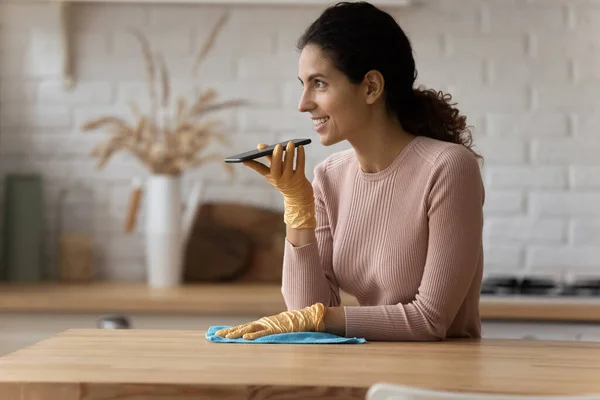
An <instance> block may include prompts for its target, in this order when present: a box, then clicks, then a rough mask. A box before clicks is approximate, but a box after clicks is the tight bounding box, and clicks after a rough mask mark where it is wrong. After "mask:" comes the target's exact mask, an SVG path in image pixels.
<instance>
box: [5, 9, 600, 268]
mask: <svg viewBox="0 0 600 400" xmlns="http://www.w3.org/2000/svg"><path fill="white" fill-rule="evenodd" d="M458 3H459V5H457V4H458ZM222 11H223V9H222V8H220V7H217V6H196V5H183V4H182V5H143V4H135V5H133V4H132V5H116V4H112V5H111V4H96V5H77V6H75V7H74V10H73V16H74V18H73V22H74V37H73V46H74V57H75V65H76V72H77V77H78V81H77V86H76V88H75V90H74V91H72V92H65V91H63V90H62V88H61V76H60V72H61V59H60V52H59V49H60V47H59V44H60V41H59V38H60V36H59V29H58V14H57V13H56V9H54V8H52V6H50V5H48V4H43V3H33V4H22V3H21V2H19V1H17V0H0V173H1V174H5V173H8V172H26V171H38V172H41V173H42V174H43V176H44V178H45V179H46V196H47V198H46V201H47V204H48V206H47V214H48V218H47V219H48V231H49V239H51V240H50V241H49V246H48V254H49V256H50V255H52V254H54V253H55V249H53V247H52V240H53V238H54V234H55V228H56V226H57V225H56V212H55V210H56V206H57V203H56V201H57V196H58V192H59V190H60V189H61V188H65V187H66V188H73V187H75V185H80V186H81V187H83V188H87V189H88V191H90V192H91V195H87V196H83V195H78V194H77V193H76V192H74V193H72V195H71V196H70V197H69V202H70V203H69V205H68V206H67V208H68V209H72V210H73V213H72V218H71V219H70V220H69V224H70V225H74V226H75V228H77V229H80V230H83V231H86V232H90V233H92V234H93V235H94V238H95V243H96V246H97V247H96V248H97V256H96V261H97V262H98V267H99V269H100V274H101V276H103V277H106V278H107V279H115V280H141V279H143V277H144V267H143V241H142V235H141V232H142V231H143V230H142V228H143V214H142V215H140V217H141V219H142V221H141V224H140V226H139V227H138V229H137V232H136V233H135V234H133V235H131V236H127V235H124V234H123V233H122V226H123V220H124V216H125V209H126V205H127V199H128V195H129V182H130V180H131V179H132V178H133V177H135V176H145V175H146V174H147V172H146V171H145V170H144V169H143V168H141V167H140V165H139V164H138V163H137V162H136V161H135V160H134V159H132V157H129V156H127V155H119V156H118V157H116V158H115V159H113V160H112V161H111V162H110V163H109V164H108V166H107V167H106V169H105V170H103V171H98V170H96V169H95V165H94V161H93V160H92V159H90V158H89V156H88V153H89V151H90V149H91V148H92V147H93V146H94V145H95V144H96V143H97V141H98V140H99V139H100V138H102V137H104V134H103V133H85V134H84V133H81V132H80V131H79V130H78V129H79V127H80V126H81V124H82V123H83V122H84V121H86V120H87V119H89V118H92V117H94V116H99V115H103V114H105V113H110V114H114V113H116V114H118V115H121V116H123V117H126V118H129V117H130V111H129V109H128V108H127V103H128V102H129V101H130V100H135V101H137V102H138V104H140V106H142V107H144V106H146V105H147V100H146V98H145V97H146V86H145V82H144V76H145V75H144V74H145V70H144V66H143V61H142V59H141V57H140V54H139V49H138V47H137V43H136V42H135V41H134V40H133V38H132V37H131V36H130V35H129V34H128V33H127V29H128V28H129V27H137V28H142V29H144V31H145V32H146V33H147V34H148V36H149V37H150V39H151V41H152V45H153V46H155V47H157V48H158V49H159V50H161V51H162V52H163V54H164V55H165V57H166V62H167V64H168V66H169V70H170V72H171V73H172V76H171V77H172V87H173V92H174V93H175V94H176V95H189V94H191V93H193V91H194V88H195V87H196V86H199V87H207V86H210V87H214V88H216V89H217V90H218V91H219V93H220V95H221V96H222V97H223V98H232V97H239V98H246V99H250V100H252V102H253V104H252V106H250V107H248V108H246V109H241V110H231V111H225V112H223V113H222V114H220V116H222V118H223V122H224V126H225V127H226V129H227V130H228V132H229V133H230V135H231V138H232V140H233V142H234V144H233V146H232V148H230V149H226V152H228V153H229V152H231V153H233V152H240V151H244V150H247V149H249V148H253V147H254V146H255V145H256V143H258V142H272V141H276V140H284V139H287V138H290V137H306V136H312V137H313V138H315V137H314V135H313V133H312V132H311V127H310V124H309V121H308V119H307V118H306V116H304V115H301V114H300V113H298V112H297V110H296V107H297V104H298V100H299V94H300V86H299V83H298V82H297V79H296V75H297V55H296V53H295V50H294V45H295V40H296V39H297V37H298V35H299V34H300V33H301V32H302V29H303V28H304V27H305V26H307V25H308V23H309V22H310V21H311V20H312V19H313V18H315V17H316V16H317V15H318V14H319V12H320V10H319V8H317V7H283V8H277V7H266V6H263V7H232V8H231V11H232V14H231V19H230V21H229V23H228V25H227V26H226V28H225V30H224V31H223V32H222V35H221V36H220V37H219V39H218V41H217V45H216V47H215V48H214V51H213V53H212V55H211V57H210V58H209V59H208V60H207V61H206V63H205V64H204V66H203V68H202V69H201V70H200V72H199V74H198V77H197V78H196V79H191V77H190V68H191V66H192V64H193V59H194V55H195V54H196V52H197V50H198V49H199V47H200V46H201V44H202V43H203V41H204V39H205V37H206V34H207V33H208V31H209V29H210V27H211V26H212V24H213V23H214V22H215V21H216V18H218V16H219V15H220V14H221V12H222ZM391 11H392V13H393V14H394V16H395V17H396V18H397V20H398V21H399V22H400V23H401V25H402V26H403V27H404V28H405V29H406V31H407V32H408V33H409V35H410V38H411V40H412V43H413V45H414V48H415V54H416V57H417V65H418V68H419V79H418V83H420V84H424V85H426V86H429V87H434V88H438V89H442V90H449V91H450V93H451V94H452V95H453V97H454V99H455V100H457V101H458V102H459V107H460V109H461V111H463V112H465V113H466V114H467V116H468V118H469V123H470V124H472V125H474V127H475V129H474V133H475V144H476V146H477V150H478V151H480V152H481V153H482V154H483V155H484V157H485V158H486V162H485V165H484V167H483V170H482V172H483V176H484V179H485V183H486V189H487V196H486V205H485V214H486V225H485V232H484V234H485V251H486V271H487V272H498V271H500V272H529V273H540V274H543V273H546V272H549V273H556V272H561V273H562V272H567V271H571V272H575V273H579V272H581V273H586V274H599V275H600V250H599V249H600V161H599V160H600V157H599V156H598V154H600V134H599V132H598V126H600V117H598V115H599V114H598V113H597V110H598V107H599V106H600V104H599V100H598V96H597V93H598V89H599V88H600V72H599V71H600V24H599V21H600V6H598V5H596V4H594V3H592V2H586V1H582V2H574V3H573V2H570V1H568V0H552V1H522V0H481V1H474V0H467V1H459V0H451V1H446V0H426V1H424V2H420V4H418V5H415V6H413V7H411V8H406V9H400V10H391ZM263 19H264V20H266V21H269V22H268V23H264V22H261V20H263ZM250 33H251V34H252V35H250ZM343 148H347V145H346V144H340V145H336V146H334V147H332V148H324V147H322V146H320V145H319V144H318V141H317V140H315V143H314V144H313V145H311V146H310V149H308V155H307V157H308V169H307V175H308V176H309V178H311V179H312V168H313V167H314V165H315V164H316V163H317V162H318V161H320V160H322V159H323V158H324V157H325V156H327V155H328V154H330V153H331V152H332V151H337V150H341V149H343ZM237 170H238V174H237V178H236V181H235V182H234V183H233V184H232V183H230V182H229V181H228V180H227V179H228V176H227V174H226V173H225V172H224V170H223V168H221V166H219V165H207V166H206V167H205V168H202V169H199V170H196V171H191V172H189V173H187V174H186V176H185V182H186V183H187V182H190V181H191V180H193V179H203V180H204V181H205V198H206V199H210V200H212V199H224V200H238V201H242V202H245V203H249V204H256V205H265V206H267V207H271V208H276V209H280V208H281V197H280V195H279V194H278V193H277V192H275V191H274V190H273V189H272V188H270V186H269V185H268V184H266V183H265V182H264V180H263V179H262V178H261V177H259V176H258V175H257V174H255V173H254V172H253V171H250V170H248V169H246V168H237ZM72 190H73V191H75V190H81V189H72ZM0 193H2V191H0ZM73 202H74V204H72V203H73ZM86 213H87V214H86ZM89 221H91V222H89ZM78 224H79V226H77V225H78ZM50 265H51V263H50ZM49 268H52V266H50V267H49Z"/></svg>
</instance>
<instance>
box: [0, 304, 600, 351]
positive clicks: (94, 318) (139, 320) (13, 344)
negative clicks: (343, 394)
mask: <svg viewBox="0 0 600 400" xmlns="http://www.w3.org/2000/svg"><path fill="white" fill-rule="evenodd" d="M123 315H124V316H125V317H126V318H127V320H128V321H129V323H130V324H131V327H130V328H131V329H156V330H207V329H208V328H209V327H210V326H213V325H230V326H231V325H238V324H241V323H244V322H249V321H253V320H256V319H258V318H260V317H261V315H258V314H246V315H238V316H232V315H227V316H198V315H169V314H151V315H149V314H135V313H134V314H123ZM110 316H111V314H102V313H77V314H61V313H0V356H1V355H5V354H8V353H11V352H13V351H16V350H18V349H19V348H22V347H25V346H29V345H32V344H34V343H36V342H38V341H40V340H42V339H46V338H49V337H52V336H54V335H56V334H57V333H59V332H63V331H66V330H68V329H94V328H99V325H100V321H101V320H102V319H103V318H108V317H110ZM482 336H483V337H484V338H490V339H528V340H569V341H592V342H600V323H585V324H584V323H569V322H561V323H554V322H537V321H536V322H523V321H486V320H484V321H483V322H482Z"/></svg>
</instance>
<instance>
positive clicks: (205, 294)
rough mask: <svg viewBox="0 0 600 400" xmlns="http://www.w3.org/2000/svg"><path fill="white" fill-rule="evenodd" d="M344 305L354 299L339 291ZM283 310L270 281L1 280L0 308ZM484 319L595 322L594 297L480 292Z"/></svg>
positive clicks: (599, 305) (599, 308)
mask: <svg viewBox="0 0 600 400" xmlns="http://www.w3.org/2000/svg"><path fill="white" fill-rule="evenodd" d="M342 303H343V304H344V305H356V304H357V303H356V300H355V299H354V298H353V297H352V296H349V295H347V294H345V293H342ZM283 310H285V304H284V301H283V297H282V295H281V288H280V286H279V285H275V284H240V283H235V284H231V283H223V284H189V285H182V286H180V287H176V288H169V289H153V288H150V287H148V286H146V285H145V284H141V283H139V284H136V283H133V284H132V283H112V282H107V283H101V282H98V283H91V284H57V283H45V284H21V285H12V284H2V285H0V312H59V313H85V312H101V313H105V312H121V313H128V312H129V313H147V314H163V313H169V314H187V315H207V316H208V315H221V316H224V315H235V316H240V315H249V314H252V315H256V314H261V315H272V314H276V313H279V312H281V311H283ZM480 310H481V318H482V319H484V320H527V321H532V320H537V321H542V320H547V321H573V322H600V297H596V298H565V297H556V298H548V297H535V296H504V297H499V296H494V297H492V296H485V295H484V296H482V297H481V301H480Z"/></svg>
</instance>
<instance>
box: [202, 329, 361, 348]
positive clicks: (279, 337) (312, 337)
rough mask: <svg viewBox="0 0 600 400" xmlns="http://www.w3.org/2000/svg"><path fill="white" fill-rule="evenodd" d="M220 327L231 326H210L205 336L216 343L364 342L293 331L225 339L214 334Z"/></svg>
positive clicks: (323, 333)
mask: <svg viewBox="0 0 600 400" xmlns="http://www.w3.org/2000/svg"><path fill="white" fill-rule="evenodd" d="M222 328H231V327H230V326H211V327H210V328H208V331H207V332H206V338H207V339H208V340H210V341H211V342H216V343H284V344H295V343H296V344H344V343H348V344H358V343H365V342H366V340H365V339H364V338H357V337H353V338H347V337H342V336H337V335H332V334H331V333H325V332H294V333H278V334H275V335H267V336H263V337H260V338H258V339H254V340H246V339H243V338H239V339H227V338H224V337H220V336H217V335H215V333H216V332H217V331H218V330H219V329H222Z"/></svg>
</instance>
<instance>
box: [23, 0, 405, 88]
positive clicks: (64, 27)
mask: <svg viewBox="0 0 600 400" xmlns="http://www.w3.org/2000/svg"><path fill="white" fill-rule="evenodd" d="M24 2H28V3H40V2H41V3H47V2H50V3H53V4H55V5H56V6H57V7H58V11H59V13H60V31H61V45H62V73H63V87H64V89H66V90H72V89H73V88H74V87H75V76H74V69H73V59H72V51H71V19H70V15H69V9H70V6H71V5H72V4H76V3H84V4H90V3H111V4H144V3H145V4H198V5H228V6H236V5H237V6H253V5H269V6H277V7H279V6H295V7H308V6H323V7H326V6H328V5H331V4H334V3H335V2H336V1H330V0H64V1H63V0H25V1H24ZM411 2H412V0H376V1H373V2H372V4H373V5H375V6H378V7H407V6H410V5H411Z"/></svg>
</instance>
